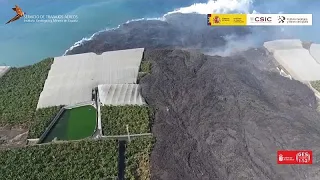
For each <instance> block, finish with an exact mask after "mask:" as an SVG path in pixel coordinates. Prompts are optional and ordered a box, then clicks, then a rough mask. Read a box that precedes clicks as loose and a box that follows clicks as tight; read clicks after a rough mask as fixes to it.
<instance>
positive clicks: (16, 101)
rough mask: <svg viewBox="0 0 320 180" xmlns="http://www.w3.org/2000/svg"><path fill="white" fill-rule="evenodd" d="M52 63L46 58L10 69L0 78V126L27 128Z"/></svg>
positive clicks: (51, 59) (50, 59)
mask: <svg viewBox="0 0 320 180" xmlns="http://www.w3.org/2000/svg"><path fill="white" fill-rule="evenodd" d="M52 62H53V58H48V59H45V60H43V61H41V62H39V63H36V64H34V65H31V66H26V67H22V68H12V69H11V70H10V71H9V72H8V73H6V74H5V75H4V76H3V77H1V78H0V126H4V125H11V126H27V125H28V124H29V123H30V122H31V121H32V119H33V116H34V113H35V111H36V107H37V103H38V99H39V96H40V93H41V91H42V88H43V85H44V82H45V80H46V78H47V75H48V72H49V70H50V67H51V64H52Z"/></svg>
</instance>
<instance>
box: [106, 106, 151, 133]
mask: <svg viewBox="0 0 320 180" xmlns="http://www.w3.org/2000/svg"><path fill="white" fill-rule="evenodd" d="M101 121H102V128H103V133H104V135H123V134H127V130H126V125H128V126H129V132H130V134H139V133H149V132H150V109H149V108H148V107H146V106H133V105H130V106H129V105H128V106H102V107H101Z"/></svg>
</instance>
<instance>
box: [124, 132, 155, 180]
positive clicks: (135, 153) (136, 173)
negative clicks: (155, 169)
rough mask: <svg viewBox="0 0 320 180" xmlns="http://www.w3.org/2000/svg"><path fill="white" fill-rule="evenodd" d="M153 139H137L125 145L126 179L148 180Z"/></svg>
mask: <svg viewBox="0 0 320 180" xmlns="http://www.w3.org/2000/svg"><path fill="white" fill-rule="evenodd" d="M154 142H155V139H154V138H153V137H139V138H136V139H134V140H132V141H131V142H130V143H129V144H127V149H126V157H127V159H126V178H127V179H130V180H135V179H139V180H149V179H150V155H151V151H152V149H153V144H154Z"/></svg>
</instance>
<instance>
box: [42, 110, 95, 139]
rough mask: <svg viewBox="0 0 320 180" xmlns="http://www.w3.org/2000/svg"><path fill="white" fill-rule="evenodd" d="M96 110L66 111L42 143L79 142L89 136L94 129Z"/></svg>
mask: <svg viewBox="0 0 320 180" xmlns="http://www.w3.org/2000/svg"><path fill="white" fill-rule="evenodd" d="M96 117H97V110H96V109H95V108H94V107H93V106H91V105H87V106H81V107H77V108H73V109H66V110H65V111H64V112H63V114H62V115H61V116H60V117H59V119H58V121H57V122H56V124H55V126H54V127H53V128H52V129H51V130H50V132H49V134H48V135H47V137H46V138H45V139H44V140H43V142H51V141H52V140H53V139H55V138H57V139H58V140H79V139H84V138H87V137H89V136H91V135H92V134H93V133H94V130H95V129H96V125H97V121H96Z"/></svg>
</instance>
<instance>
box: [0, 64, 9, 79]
mask: <svg viewBox="0 0 320 180" xmlns="http://www.w3.org/2000/svg"><path fill="white" fill-rule="evenodd" d="M9 69H10V66H0V78H1V77H2V76H3V75H4V74H6V73H7V72H8V71H9Z"/></svg>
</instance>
